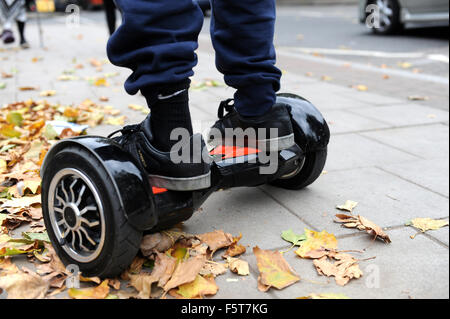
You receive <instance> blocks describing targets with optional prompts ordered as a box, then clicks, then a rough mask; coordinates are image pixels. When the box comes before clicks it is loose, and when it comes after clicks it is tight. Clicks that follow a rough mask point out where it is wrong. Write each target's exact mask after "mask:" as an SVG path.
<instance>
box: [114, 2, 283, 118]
mask: <svg viewBox="0 0 450 319" xmlns="http://www.w3.org/2000/svg"><path fill="white" fill-rule="evenodd" d="M116 3H117V5H118V7H119V8H120V10H121V11H122V13H123V23H122V25H121V27H120V28H119V29H118V30H117V31H116V32H115V33H114V35H113V36H112V37H111V39H110V40H109V43H108V56H109V59H110V60H111V62H112V63H113V64H115V65H118V66H123V67H127V68H130V69H131V70H132V71H133V73H132V75H131V76H130V77H129V78H128V80H127V81H126V83H125V89H126V91H127V92H128V93H130V94H136V93H137V92H138V91H139V90H143V89H144V90H145V91H146V92H148V91H149V90H152V89H154V90H155V93H157V92H156V91H157V90H158V89H159V88H161V87H164V86H165V85H167V84H174V83H179V82H183V81H186V80H187V79H188V78H189V77H191V76H192V75H193V70H192V69H193V67H194V66H195V65H196V64H197V55H196V54H195V52H194V51H195V50H196V49H197V48H198V43H197V40H198V34H199V33H200V30H201V28H202V25H203V14H202V11H201V9H200V8H199V6H198V5H197V3H196V2H195V1H193V0H116ZM211 3H212V18H211V37H212V42H213V45H214V48H215V51H216V66H217V69H218V70H219V71H220V72H221V73H223V74H224V78H225V83H226V84H227V85H229V86H231V87H233V88H235V89H236V90H237V91H236V94H235V96H234V98H235V107H236V109H237V111H238V112H239V113H240V114H241V115H244V116H258V115H261V114H264V113H265V112H267V111H268V110H269V109H270V108H271V107H272V105H273V104H274V102H275V92H276V91H278V90H279V89H280V78H281V72H280V70H279V69H278V68H276V67H275V48H274V45H273V36H274V26H275V0H211Z"/></svg>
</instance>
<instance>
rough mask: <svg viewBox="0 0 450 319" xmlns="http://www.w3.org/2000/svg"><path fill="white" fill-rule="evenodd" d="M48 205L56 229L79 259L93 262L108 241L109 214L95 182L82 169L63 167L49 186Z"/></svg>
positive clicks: (67, 250) (62, 243) (71, 253)
mask: <svg viewBox="0 0 450 319" xmlns="http://www.w3.org/2000/svg"><path fill="white" fill-rule="evenodd" d="M48 194H49V196H48V208H49V217H50V223H51V226H52V229H53V233H54V234H55V236H56V239H57V240H58V242H59V244H60V246H61V247H62V248H63V249H64V251H65V252H66V253H67V254H68V255H69V256H70V257H71V258H73V259H74V260H75V261H77V262H80V263H89V262H91V261H93V260H95V259H96V258H97V257H98V256H99V255H100V253H101V251H102V249H103V246H104V243H105V216H104V211H103V205H102V202H101V200H100V196H99V194H98V191H97V189H96V187H95V186H94V184H93V183H92V182H91V181H90V179H89V178H88V177H87V176H86V175H85V174H84V173H82V172H81V171H79V170H77V169H73V168H66V169H63V170H61V171H59V172H58V173H57V174H56V175H55V176H54V177H53V179H52V181H51V183H50V187H49V193H48Z"/></svg>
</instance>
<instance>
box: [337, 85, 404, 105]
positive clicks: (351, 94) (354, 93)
mask: <svg viewBox="0 0 450 319" xmlns="http://www.w3.org/2000/svg"><path fill="white" fill-rule="evenodd" d="M369 90H370V88H369ZM340 94H341V95H342V96H345V97H348V98H351V99H352V100H353V101H359V102H363V103H366V104H369V105H381V106H391V105H396V104H400V103H404V102H405V101H404V100H402V99H399V98H394V97H390V96H386V95H380V94H377V93H376V92H370V91H369V92H362V91H358V90H356V89H352V90H346V91H342V93H340ZM405 99H406V97H405Z"/></svg>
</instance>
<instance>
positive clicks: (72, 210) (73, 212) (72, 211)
mask: <svg viewBox="0 0 450 319" xmlns="http://www.w3.org/2000/svg"><path fill="white" fill-rule="evenodd" d="M80 217H81V215H80V211H79V209H78V207H76V205H75V204H73V203H71V204H69V206H66V208H64V220H65V222H66V224H67V226H69V228H70V229H72V230H77V229H78V228H79V227H80V224H81V221H80Z"/></svg>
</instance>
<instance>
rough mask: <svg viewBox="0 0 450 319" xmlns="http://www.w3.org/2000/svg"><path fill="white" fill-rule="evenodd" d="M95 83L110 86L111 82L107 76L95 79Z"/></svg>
mask: <svg viewBox="0 0 450 319" xmlns="http://www.w3.org/2000/svg"><path fill="white" fill-rule="evenodd" d="M94 85H95V86H108V85H109V84H108V81H106V79H105V78H98V79H97V80H95V82H94Z"/></svg>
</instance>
